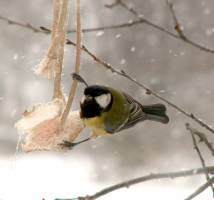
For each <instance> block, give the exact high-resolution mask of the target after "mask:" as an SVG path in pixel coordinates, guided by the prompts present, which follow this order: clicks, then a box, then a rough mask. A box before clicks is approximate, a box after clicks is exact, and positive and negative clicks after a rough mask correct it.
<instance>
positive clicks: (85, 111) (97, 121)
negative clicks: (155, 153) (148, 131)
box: [80, 85, 169, 136]
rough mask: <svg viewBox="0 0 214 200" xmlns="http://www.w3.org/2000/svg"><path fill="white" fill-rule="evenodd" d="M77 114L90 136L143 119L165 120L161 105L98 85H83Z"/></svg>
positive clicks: (118, 128) (120, 128) (115, 129)
mask: <svg viewBox="0 0 214 200" xmlns="http://www.w3.org/2000/svg"><path fill="white" fill-rule="evenodd" d="M80 117H81V118H82V120H83V121H84V123H85V125H86V126H87V127H90V128H92V130H93V136H100V135H105V134H113V133H116V132H119V131H122V130H124V129H127V128H130V127H133V126H134V125H136V124H137V123H138V122H142V121H144V120H152V121H157V122H161V123H164V124H167V123H168V122H169V118H168V116H167V115H166V107H165V105H163V104H153V105H142V104H140V103H139V102H138V101H136V100H135V99H133V98H132V97H131V96H130V95H128V94H126V93H124V92H121V91H119V90H116V89H113V88H111V87H106V86H100V85H92V86H87V87H86V88H85V90H84V96H83V99H82V101H81V102H80Z"/></svg>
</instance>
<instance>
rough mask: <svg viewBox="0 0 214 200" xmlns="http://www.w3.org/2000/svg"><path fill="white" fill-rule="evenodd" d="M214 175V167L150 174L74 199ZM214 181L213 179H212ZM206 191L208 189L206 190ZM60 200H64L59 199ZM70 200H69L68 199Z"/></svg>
mask: <svg viewBox="0 0 214 200" xmlns="http://www.w3.org/2000/svg"><path fill="white" fill-rule="evenodd" d="M205 172H207V173H209V174H210V173H214V167H206V168H197V169H190V170H182V171H176V172H167V173H157V174H149V175H146V176H142V177H139V178H135V179H131V180H128V181H124V182H121V183H118V184H116V185H112V186H110V187H107V188H105V189H102V190H100V191H99V192H97V193H95V194H93V195H87V196H85V197H78V198H74V199H78V200H95V199H98V198H99V197H101V196H104V195H106V194H108V193H111V192H113V191H115V190H118V189H120V188H124V187H125V188H128V187H130V186H131V185H135V184H138V183H142V182H146V181H151V180H156V179H167V178H170V179H173V178H178V177H187V176H195V175H198V174H203V173H205ZM211 180H213V179H211ZM205 189H206V188H205ZM58 200H63V199H58ZM67 200H68V199H67ZM70 200H71V199H70Z"/></svg>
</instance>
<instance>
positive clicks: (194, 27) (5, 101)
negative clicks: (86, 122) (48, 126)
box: [0, 0, 214, 200]
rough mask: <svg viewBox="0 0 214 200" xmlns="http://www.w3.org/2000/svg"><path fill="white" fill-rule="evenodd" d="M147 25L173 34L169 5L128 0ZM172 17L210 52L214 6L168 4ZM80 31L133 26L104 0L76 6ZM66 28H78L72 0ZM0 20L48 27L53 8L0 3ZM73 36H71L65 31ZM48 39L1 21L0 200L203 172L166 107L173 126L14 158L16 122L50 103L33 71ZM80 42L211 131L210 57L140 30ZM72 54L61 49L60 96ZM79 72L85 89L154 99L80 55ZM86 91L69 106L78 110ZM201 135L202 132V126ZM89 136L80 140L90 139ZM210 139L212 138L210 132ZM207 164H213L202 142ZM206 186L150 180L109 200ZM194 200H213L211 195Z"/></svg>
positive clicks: (208, 2) (180, 193)
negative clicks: (33, 108) (151, 176)
mask: <svg viewBox="0 0 214 200" xmlns="http://www.w3.org/2000/svg"><path fill="white" fill-rule="evenodd" d="M125 2H127V3H128V4H129V5H130V6H133V7H135V8H136V9H137V10H138V11H139V12H140V13H141V14H143V15H144V17H145V18H147V19H149V20H151V21H152V22H154V23H155V24H158V25H160V26H163V27H165V28H167V29H169V30H171V31H174V30H173V26H174V24H173V19H172V17H171V14H170V12H169V8H168V7H167V5H166V2H165V0H145V1H141V0H132V1H130V0H129V1H128V0H127V1H125ZM172 2H173V3H174V5H175V11H176V14H177V17H178V19H179V21H180V23H181V24H182V26H183V28H184V32H185V34H186V35H187V37H188V38H190V39H191V40H193V41H195V42H196V43H199V44H202V45H205V46H207V47H210V48H213V49H214V22H213V18H214V1H212V0H188V1H185V0H174V1H172ZM81 3H82V27H83V28H92V27H99V26H105V25H114V24H120V23H124V22H128V21H130V20H133V19H135V18H134V16H133V15H132V14H130V13H129V12H128V11H127V10H125V9H124V8H122V7H120V6H117V7H115V8H113V9H107V8H105V7H104V5H105V4H106V3H112V1H110V0H105V1H99V0H82V1H81ZM70 6H71V9H70V17H69V18H70V19H69V29H71V28H74V27H75V22H74V20H75V18H74V1H71V2H70ZM0 15H1V16H5V17H8V18H10V19H12V20H16V21H20V22H24V23H30V24H31V25H33V26H35V27H39V26H46V27H50V26H51V20H52V1H50V0H46V1H44V0H37V1H26V0H18V1H15V0H7V1H5V0H0ZM68 37H69V38H70V39H74V38H75V35H74V34H69V35H68ZM49 42H50V35H48V34H43V33H35V32H32V31H31V30H28V29H25V28H22V27H19V26H16V25H10V24H8V23H6V22H5V21H3V20H0V52H1V60H0V75H1V76H0V77H1V84H0V110H1V113H0V199H1V200H14V199H16V200H42V199H43V198H45V200H53V199H54V198H56V197H69V198H71V197H73V198H74V197H76V196H80V195H81V196H83V195H86V194H92V193H94V192H96V191H98V190H99V189H102V188H103V187H105V186H109V185H111V184H114V183H117V182H120V181H124V180H127V179H130V178H135V177H138V176H141V175H146V174H148V173H151V172H153V173H155V172H167V171H170V170H181V169H189V168H197V167H200V166H201V163H200V161H199V158H198V156H197V154H196V152H195V150H194V149H193V145H192V140H191V137H190V134H189V133H188V132H187V131H186V129H185V123H186V122H190V123H191V124H192V125H193V126H194V127H198V125H197V124H195V123H194V122H192V121H190V120H189V119H188V118H186V117H185V116H183V115H182V114H181V113H179V112H177V111H176V110H174V109H172V108H171V107H169V106H168V107H167V108H168V115H169V117H170V123H169V124H168V125H162V124H159V123H153V122H144V123H141V124H138V125H137V126H135V127H134V128H131V129H128V130H125V131H123V132H120V133H118V134H115V135H114V136H109V137H101V138H98V139H95V140H93V141H90V142H88V143H87V144H83V145H80V146H78V147H77V148H75V149H73V150H72V151H69V152H66V153H58V152H39V153H38V152H33V153H24V152H22V151H21V150H19V151H18V153H17V154H16V155H15V151H16V144H17V140H18V133H17V130H16V129H15V128H14V123H15V122H16V121H17V120H18V119H20V117H21V115H22V113H23V111H24V110H26V109H27V108H29V107H30V106H32V105H33V104H35V103H41V102H47V101H50V100H51V97H52V91H53V84H52V81H49V80H45V79H42V78H40V77H37V76H35V75H34V74H33V69H34V67H35V66H36V65H37V64H38V63H39V62H40V60H41V59H42V58H43V56H44V54H45V52H46V50H47V48H48V45H49ZM83 43H84V44H85V45H86V46H87V47H88V48H89V49H90V50H91V51H92V52H94V53H95V54H96V55H97V56H98V57H100V58H102V59H104V60H105V61H107V62H108V63H110V64H112V65H113V66H115V67H117V68H118V69H123V70H125V71H127V72H128V73H129V74H130V75H132V76H134V77H135V78H136V79H137V80H139V81H140V82H142V83H145V84H146V85H147V86H149V87H150V88H151V89H153V90H154V91H156V92H158V93H159V94H161V95H162V96H163V97H164V98H167V99H168V100H170V101H172V102H174V103H175V104H176V105H179V106H180V107H181V108H183V109H184V110H186V111H188V112H193V113H194V114H196V116H198V117H199V118H201V119H203V120H204V121H206V122H207V123H208V124H209V125H211V126H213V127H214V118H213V116H214V114H213V113H214V112H213V111H214V107H213V102H214V84H213V76H214V67H213V65H214V59H213V54H211V53H207V52H204V51H201V50H199V49H197V48H195V47H191V46H190V45H188V44H186V43H184V42H182V41H180V40H176V39H175V38H172V37H170V36H169V35H166V34H165V33H162V32H160V31H158V30H156V29H154V28H152V27H149V26H148V25H146V24H139V25H135V26H132V27H128V28H123V29H122V28H121V29H115V30H107V31H98V32H91V33H84V34H83ZM74 50H75V49H74V48H73V47H71V46H67V47H66V54H65V64H64V69H63V71H64V72H63V86H64V92H65V93H67V94H68V91H69V87H70V83H71V76H70V74H71V72H73V70H74V61H75V51H74ZM81 74H82V76H83V77H84V78H85V79H86V80H87V81H88V82H89V83H90V84H95V83H97V84H104V85H109V86H112V87H115V88H117V89H120V90H123V91H125V92H126V93H128V94H130V95H132V96H133V97H134V98H136V99H137V100H138V101H140V102H143V103H145V104H150V103H157V102H160V100H158V99H156V98H155V97H153V96H151V95H146V94H145V91H144V90H142V89H140V88H139V87H138V86H136V85H135V84H133V83H132V82H130V81H128V80H127V79H125V78H122V77H119V76H117V75H115V74H112V73H111V72H110V71H107V70H106V69H105V68H103V67H102V66H101V65H99V64H98V63H96V62H94V61H93V60H92V59H91V58H90V57H88V55H86V54H85V53H82V60H81ZM82 92H83V87H82V86H81V85H80V86H79V87H78V94H77V96H76V99H75V102H74V104H73V109H78V105H79V100H80V98H81V94H82ZM198 129H199V130H202V131H203V132H204V133H207V132H206V130H204V129H202V128H201V127H198ZM88 133H89V130H86V133H85V134H88ZM207 135H208V137H209V140H210V141H213V139H214V137H213V135H212V134H210V133H207ZM200 147H201V150H202V152H203V155H204V157H205V160H206V164H207V165H212V164H213V158H211V155H210V153H209V152H208V151H207V149H206V147H205V146H204V145H203V144H202V143H201V144H200ZM204 182H205V178H204V175H202V176H195V177H190V178H179V179H174V180H171V179H170V180H155V181H152V182H146V183H142V184H139V185H136V186H133V187H131V188H129V189H121V190H118V191H116V192H114V193H111V194H109V195H107V196H104V197H103V198H100V199H103V200H107V199H111V200H114V199H124V200H128V199H143V198H145V197H147V199H148V198H149V199H151V200H153V199H157V198H160V197H161V198H164V199H166V200H167V199H174V200H178V199H184V198H185V197H186V196H188V195H189V194H190V193H192V192H193V191H194V190H195V189H196V188H197V187H198V186H199V185H201V184H202V183H204ZM196 199H198V200H199V199H201V200H204V199H206V200H209V199H212V194H211V191H210V189H207V190H206V191H205V192H204V193H202V194H201V195H199V196H198V197H197V198H196Z"/></svg>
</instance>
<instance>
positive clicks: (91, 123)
mask: <svg viewBox="0 0 214 200" xmlns="http://www.w3.org/2000/svg"><path fill="white" fill-rule="evenodd" d="M84 123H85V125H86V126H87V127H90V128H93V129H104V123H103V119H102V118H101V117H93V118H88V119H84Z"/></svg>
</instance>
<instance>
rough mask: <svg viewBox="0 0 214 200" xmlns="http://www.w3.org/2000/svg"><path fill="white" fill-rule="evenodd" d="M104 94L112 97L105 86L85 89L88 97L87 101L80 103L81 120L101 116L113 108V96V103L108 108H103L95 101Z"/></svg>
mask: <svg viewBox="0 0 214 200" xmlns="http://www.w3.org/2000/svg"><path fill="white" fill-rule="evenodd" d="M103 94H110V95H111V92H110V91H109V89H108V88H107V87H105V86H98V85H93V86H89V87H87V88H85V90H84V95H85V96H86V99H85V100H84V101H83V102H81V103H80V107H81V113H80V115H81V118H91V117H96V116H100V115H101V113H102V112H106V111H108V110H109V109H110V108H111V106H112V102H113V98H112V95H111V102H110V103H109V105H108V107H107V108H102V107H101V106H100V105H99V104H98V103H97V101H96V100H95V98H96V97H99V96H101V95H103Z"/></svg>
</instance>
